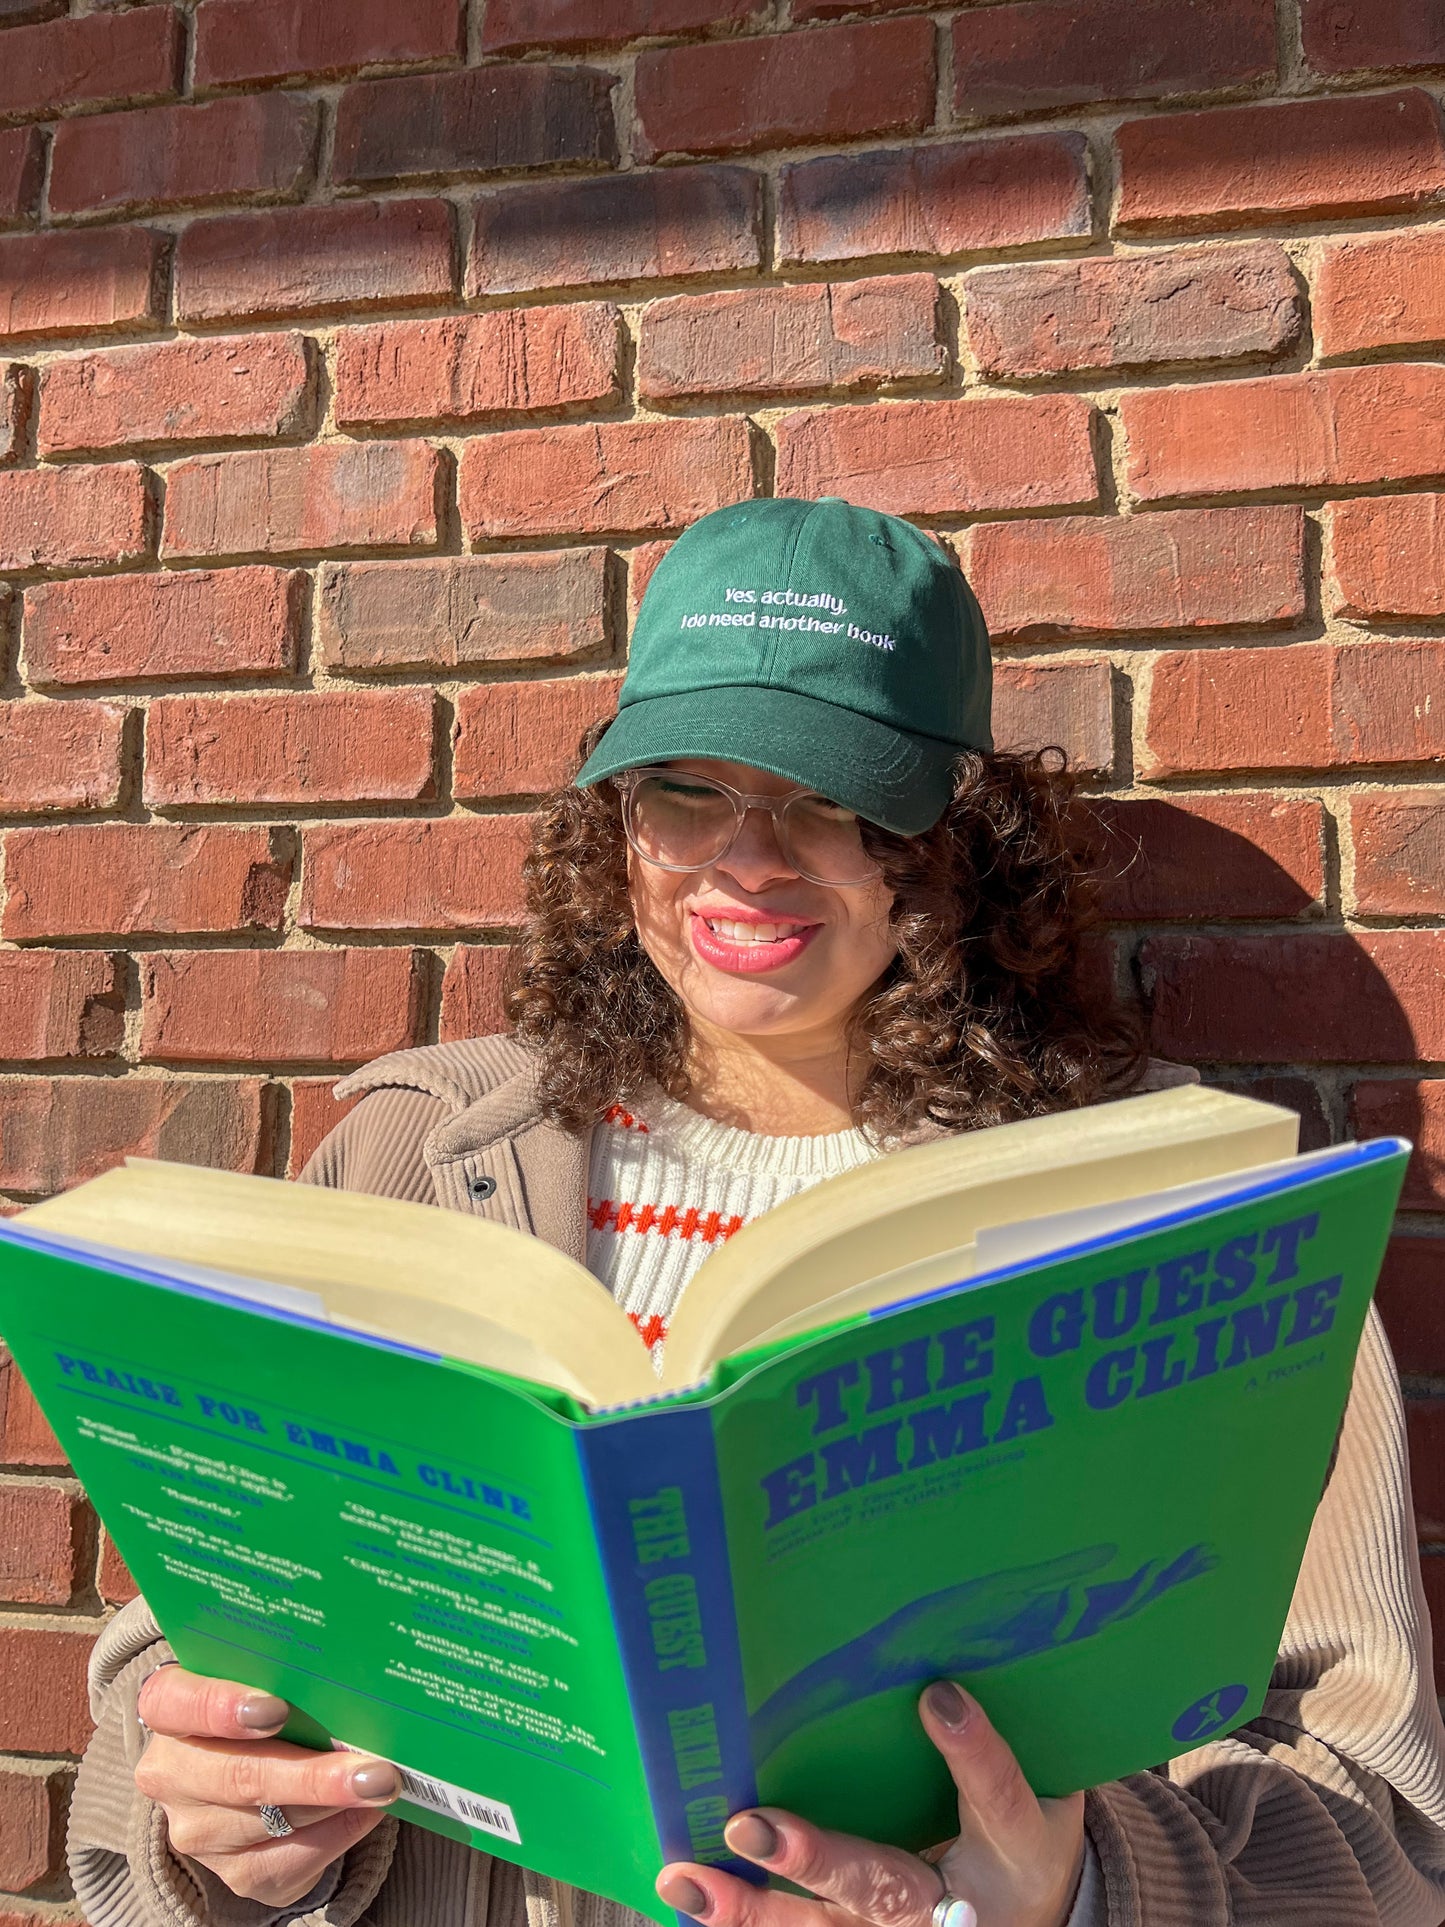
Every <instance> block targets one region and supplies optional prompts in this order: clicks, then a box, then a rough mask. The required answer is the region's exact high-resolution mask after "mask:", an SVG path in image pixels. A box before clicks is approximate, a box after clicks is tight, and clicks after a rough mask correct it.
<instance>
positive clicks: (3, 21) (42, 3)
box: [0, 0, 68, 27]
mask: <svg viewBox="0 0 1445 1927" xmlns="http://www.w3.org/2000/svg"><path fill="white" fill-rule="evenodd" d="M67 4H68V0H0V26H5V27H18V26H19V25H20V24H21V22H22V21H26V20H50V19H53V18H54V16H55V15H56V14H57V13H64V12H65V10H66V6H67Z"/></svg>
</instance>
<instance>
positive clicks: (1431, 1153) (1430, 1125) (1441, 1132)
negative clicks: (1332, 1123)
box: [1350, 1077, 1445, 1211]
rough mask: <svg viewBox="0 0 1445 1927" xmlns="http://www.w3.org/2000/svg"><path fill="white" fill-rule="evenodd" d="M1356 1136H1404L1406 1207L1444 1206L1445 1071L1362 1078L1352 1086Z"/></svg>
mask: <svg viewBox="0 0 1445 1927" xmlns="http://www.w3.org/2000/svg"><path fill="white" fill-rule="evenodd" d="M1350 1134H1351V1136H1352V1137H1357V1138H1366V1137H1405V1138H1409V1140H1410V1142H1411V1143H1412V1144H1413V1145H1414V1147H1415V1152H1414V1155H1413V1157H1412V1158H1411V1159H1410V1163H1409V1166H1408V1167H1407V1169H1406V1172H1405V1188H1404V1190H1403V1191H1402V1192H1401V1193H1400V1205H1401V1208H1402V1210H1405V1211H1445V1077H1422V1078H1411V1077H1371V1078H1363V1079H1362V1080H1361V1081H1360V1082H1359V1083H1358V1084H1356V1085H1355V1086H1354V1087H1353V1089H1352V1090H1351V1091H1350Z"/></svg>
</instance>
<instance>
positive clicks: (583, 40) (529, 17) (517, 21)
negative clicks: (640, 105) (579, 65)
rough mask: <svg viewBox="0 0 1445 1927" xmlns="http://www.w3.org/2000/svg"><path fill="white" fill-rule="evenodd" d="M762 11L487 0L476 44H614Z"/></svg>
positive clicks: (757, 1)
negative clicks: (480, 41)
mask: <svg viewBox="0 0 1445 1927" xmlns="http://www.w3.org/2000/svg"><path fill="white" fill-rule="evenodd" d="M765 11H766V6H765V0H491V4H490V5H489V6H488V8H487V10H486V13H485V15H484V17H483V20H482V48H483V51H484V52H486V53H516V52H519V51H520V50H521V49H523V48H526V47H605V46H615V45H617V44H618V42H620V41H624V40H640V39H642V38H644V37H651V36H653V35H656V34H672V33H696V32H698V30H699V29H702V28H707V27H741V26H748V25H751V24H752V23H753V22H754V21H757V20H759V19H761V17H762V15H763V14H764V12H765Z"/></svg>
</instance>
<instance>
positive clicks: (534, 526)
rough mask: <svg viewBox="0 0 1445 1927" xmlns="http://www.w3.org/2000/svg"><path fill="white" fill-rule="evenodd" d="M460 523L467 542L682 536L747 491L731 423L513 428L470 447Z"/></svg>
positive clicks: (748, 457) (744, 431)
mask: <svg viewBox="0 0 1445 1927" xmlns="http://www.w3.org/2000/svg"><path fill="white" fill-rule="evenodd" d="M460 487H461V513H462V523H463V525H464V527H465V528H466V530H467V533H468V534H469V535H470V536H471V537H472V539H473V540H474V541H475V540H480V539H497V538H500V537H504V536H514V535H549V534H552V533H554V532H555V533H559V534H560V533H576V534H584V535H601V534H605V533H607V532H609V531H611V530H614V529H615V530H618V531H626V530H632V529H638V530H641V529H680V528H684V527H686V525H687V524H688V523H689V522H693V521H696V519H697V517H698V516H700V515H706V514H707V513H708V512H709V511H710V510H712V509H715V508H721V507H722V506H723V505H724V503H727V502H736V501H738V500H740V499H741V498H742V497H744V496H749V495H751V494H752V492H753V470H752V452H751V444H750V441H749V436H748V428H747V424H746V423H745V422H743V421H741V420H739V419H738V418H737V417H735V416H733V417H726V418H723V419H719V420H702V419H693V420H688V421H676V422H656V421H639V422H604V423H599V424H597V425H595V426H589V427H585V428H584V427H559V428H519V429H515V430H513V431H512V432H510V433H507V434H502V435H483V436H481V437H479V438H478V439H477V440H476V441H473V442H469V443H468V444H467V446H466V448H465V449H464V450H463V451H462V460H461V484H460Z"/></svg>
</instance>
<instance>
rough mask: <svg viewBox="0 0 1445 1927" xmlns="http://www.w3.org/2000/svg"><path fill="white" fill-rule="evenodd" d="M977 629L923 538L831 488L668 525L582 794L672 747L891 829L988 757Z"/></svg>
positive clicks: (928, 808)
mask: <svg viewBox="0 0 1445 1927" xmlns="http://www.w3.org/2000/svg"><path fill="white" fill-rule="evenodd" d="M992 691H993V674H992V667H991V664H990V661H989V653H988V631H987V629H986V628H985V626H984V620H983V616H982V613H981V612H980V610H979V606H978V604H977V602H976V601H975V600H974V597H973V592H972V591H971V590H970V588H969V586H968V584H967V582H966V581H965V580H964V578H963V574H962V571H961V570H960V569H959V568H958V567H957V566H956V564H955V563H954V562H953V561H952V559H951V558H950V557H949V556H948V555H947V554H946V553H945V551H944V550H943V549H942V548H940V546H939V545H938V543H936V542H935V541H934V540H933V538H932V537H931V536H928V535H925V534H924V533H923V532H922V530H920V529H915V528H914V527H913V526H912V525H911V524H910V523H908V522H902V521H900V520H899V519H898V517H897V516H894V515H883V514H880V513H879V511H878V510H876V509H865V508H855V507H854V505H853V504H852V503H851V502H845V501H843V500H841V498H839V497H838V496H825V497H824V498H823V500H822V501H820V502H800V501H777V500H767V501H755V502H737V503H734V504H733V505H732V506H731V507H729V508H724V509H717V510H715V511H714V513H713V514H711V515H705V516H704V517H703V518H702V520H701V521H700V522H694V523H693V525H692V527H691V528H689V529H687V530H686V531H685V532H684V533H683V534H682V535H680V536H679V537H678V539H677V541H676V542H674V543H673V545H672V547H671V548H670V549H669V550H668V552H667V554H666V555H665V556H664V557H663V559H662V561H661V562H660V563H659V564H658V567H657V570H656V572H655V573H654V575H653V577H652V580H651V582H650V583H649V584H648V587H647V593H646V595H645V596H644V597H643V599H642V607H641V608H640V609H639V611H638V614H637V622H636V625H635V628H634V632H633V637H632V650H631V655H630V657H629V660H628V668H627V676H626V679H625V680H624V682H623V685H622V694H621V696H620V698H619V702H618V712H617V718H616V721H615V722H613V723H612V724H611V726H610V727H609V729H608V731H607V733H606V735H605V736H604V737H603V738H602V741H601V742H600V743H599V744H598V746H597V748H596V750H595V751H594V752H593V754H592V755H591V756H590V757H589V758H588V759H587V762H586V764H585V765H584V766H583V768H582V770H581V771H580V772H579V774H578V776H577V779H576V780H577V783H578V785H579V786H580V787H583V788H585V787H586V786H587V785H589V784H592V783H598V782H601V780H602V779H603V778H604V777H607V776H615V775H616V774H617V773H618V772H619V771H620V770H625V769H635V768H637V767H638V766H639V765H642V764H647V763H662V762H667V761H670V760H671V759H673V758H675V757H683V756H690V757H699V758H709V759H713V760H716V761H721V762H735V763H747V764H750V765H751V766H752V767H753V768H754V769H764V770H768V771H770V772H771V773H772V774H773V775H774V776H782V777H785V778H787V779H788V780H789V781H790V782H794V783H801V784H803V785H804V787H805V788H808V789H812V790H817V791H818V792H819V794H820V795H823V796H827V797H831V798H832V800H833V801H834V802H835V803H842V804H844V805H845V806H846V807H847V808H849V809H851V810H856V811H857V812H858V814H859V815H860V816H862V817H865V818H866V819H867V820H868V821H869V822H871V823H878V824H881V825H882V826H883V827H884V828H885V829H889V830H894V831H896V832H898V834H900V835H902V836H916V835H917V834H918V833H919V832H920V831H922V830H926V829H929V828H930V827H931V826H932V825H933V824H934V823H936V822H937V821H938V819H939V817H940V816H941V815H942V814H943V811H944V809H945V808H946V806H947V804H948V801H949V798H950V796H951V795H952V793H953V779H952V765H953V761H954V758H955V757H956V756H957V755H958V754H959V752H960V751H961V750H965V749H991V748H992V747H993V737H992V733H991V731H990V727H989V711H990V705H991V699H992Z"/></svg>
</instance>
